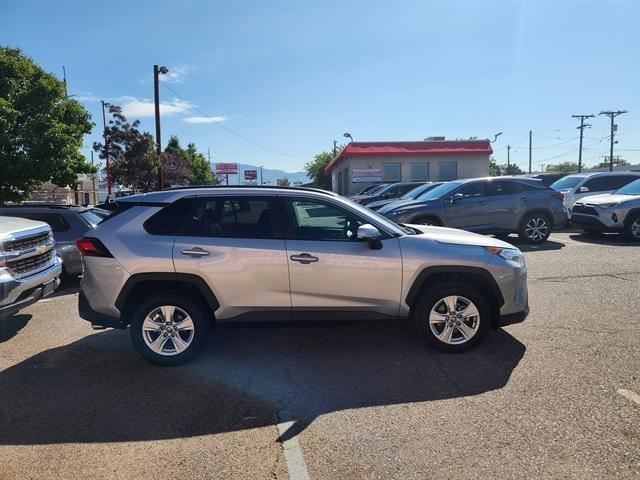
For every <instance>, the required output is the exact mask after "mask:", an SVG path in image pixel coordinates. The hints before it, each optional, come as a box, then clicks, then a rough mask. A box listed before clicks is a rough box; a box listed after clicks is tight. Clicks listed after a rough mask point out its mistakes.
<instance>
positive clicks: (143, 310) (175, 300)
mask: <svg viewBox="0 0 640 480" xmlns="http://www.w3.org/2000/svg"><path fill="white" fill-rule="evenodd" d="M209 323H210V322H208V321H207V317H206V314H205V309H204V307H203V306H202V305H201V304H200V302H198V301H196V300H194V299H192V298H191V297H188V296H184V295H181V294H179V293H172V292H161V293H156V294H153V295H151V296H149V297H147V298H146V299H145V300H144V301H143V302H142V303H141V304H140V306H138V307H137V308H136V309H135V311H134V313H133V315H132V317H131V327H130V330H131V341H132V342H133V346H134V347H135V348H136V350H137V351H138V353H139V354H140V355H141V356H142V357H144V358H145V359H146V360H148V361H150V362H151V363H155V364H157V365H163V366H175V365H181V364H183V363H186V362H188V361H189V360H192V359H193V358H194V357H195V356H196V355H198V353H200V350H202V347H203V346H204V344H205V341H206V339H207V334H208V331H209Z"/></svg>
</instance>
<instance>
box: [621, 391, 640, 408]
mask: <svg viewBox="0 0 640 480" xmlns="http://www.w3.org/2000/svg"><path fill="white" fill-rule="evenodd" d="M618 393H619V394H620V395H622V396H623V397H626V398H628V399H629V400H631V401H632V402H635V403H637V404H638V405H640V395H638V394H637V393H635V392H632V391H631V390H625V389H624V388H621V389H620V390H618Z"/></svg>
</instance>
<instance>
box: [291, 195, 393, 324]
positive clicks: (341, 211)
mask: <svg viewBox="0 0 640 480" xmlns="http://www.w3.org/2000/svg"><path fill="white" fill-rule="evenodd" d="M280 199H281V202H282V212H283V220H284V222H286V226H285V238H286V248H287V260H288V263H289V279H290V284H291V306H292V312H293V318H294V319H302V320H305V319H307V320H310V319H343V318H349V319H357V318H376V317H381V316H382V317H396V316H397V315H398V309H399V304H400V294H401V288H402V260H401V256H400V246H399V242H398V239H397V238H394V237H391V236H388V235H387V236H383V237H382V238H381V246H382V248H379V249H373V248H371V245H370V243H369V242H362V241H358V240H357V238H356V237H357V229H358V226H359V225H362V224H365V223H368V221H367V219H366V218H363V217H361V216H359V215H358V214H357V213H355V212H354V211H352V210H349V209H348V208H346V207H345V206H343V205H341V204H339V203H338V202H331V201H330V200H324V199H317V198H315V197H311V198H309V197H303V196H300V197H296V196H281V197H280ZM383 233H384V232H383ZM327 312H331V313H327Z"/></svg>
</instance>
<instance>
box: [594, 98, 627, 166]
mask: <svg viewBox="0 0 640 480" xmlns="http://www.w3.org/2000/svg"><path fill="white" fill-rule="evenodd" d="M623 113H627V111H626V110H616V111H615V112H613V111H611V110H604V111H602V112H600V113H599V114H598V115H606V116H607V117H609V119H610V120H611V146H610V148H609V171H610V172H613V144H614V141H613V136H614V135H615V132H616V129H617V125H615V124H614V123H613V119H614V118H616V117H617V116H618V115H622V114H623Z"/></svg>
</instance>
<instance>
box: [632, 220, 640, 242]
mask: <svg viewBox="0 0 640 480" xmlns="http://www.w3.org/2000/svg"><path fill="white" fill-rule="evenodd" d="M631 235H633V236H634V237H635V238H638V239H640V218H637V219H636V220H635V221H634V222H633V223H632V224H631Z"/></svg>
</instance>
